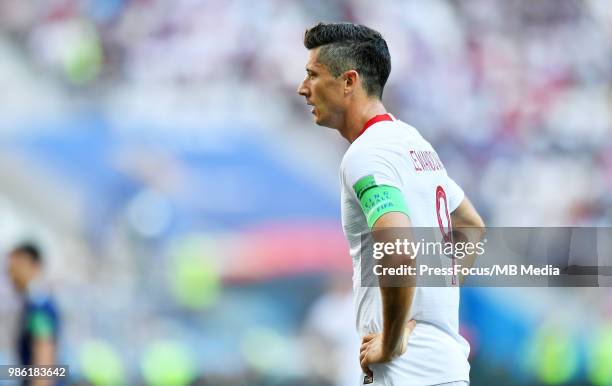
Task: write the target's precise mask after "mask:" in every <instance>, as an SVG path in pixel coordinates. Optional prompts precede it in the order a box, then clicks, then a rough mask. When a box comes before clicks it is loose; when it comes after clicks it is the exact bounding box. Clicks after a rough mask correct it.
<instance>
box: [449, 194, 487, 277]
mask: <svg viewBox="0 0 612 386" xmlns="http://www.w3.org/2000/svg"><path fill="white" fill-rule="evenodd" d="M451 222H452V224H453V241H454V242H472V243H477V242H479V241H481V240H482V239H483V238H484V234H485V224H484V221H482V218H481V217H480V215H479V214H478V212H477V211H476V209H475V208H474V205H472V202H471V201H470V200H469V199H468V198H467V197H464V199H463V200H462V201H461V204H459V206H458V207H457V208H456V209H455V210H454V211H452V212H451ZM475 260H476V254H475V253H473V254H470V255H466V256H465V257H464V258H463V259H461V260H458V261H457V264H458V265H460V266H461V267H467V268H470V267H472V265H474V261H475ZM464 280H465V277H464V276H461V277H460V278H459V282H460V283H461V284H463V281H464Z"/></svg>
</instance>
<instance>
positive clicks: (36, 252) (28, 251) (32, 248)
mask: <svg viewBox="0 0 612 386" xmlns="http://www.w3.org/2000/svg"><path fill="white" fill-rule="evenodd" d="M15 253H20V254H24V255H26V256H27V257H28V258H29V259H30V260H31V261H32V262H34V263H36V264H41V263H42V254H41V253H40V249H39V248H38V246H37V245H36V244H34V243H32V242H25V243H21V244H19V245H17V246H16V247H15V248H13V251H12V254H15Z"/></svg>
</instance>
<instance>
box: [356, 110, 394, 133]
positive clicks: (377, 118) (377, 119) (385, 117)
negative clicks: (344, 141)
mask: <svg viewBox="0 0 612 386" xmlns="http://www.w3.org/2000/svg"><path fill="white" fill-rule="evenodd" d="M392 120H393V117H392V116H391V114H380V115H376V116H374V117H372V118H370V119H369V120H368V121H367V122H366V123H365V125H363V129H361V131H360V132H359V134H357V138H359V137H361V134H363V133H365V131H366V130H367V129H368V128H369V127H370V126H372V125H373V124H375V123H378V122H382V121H392ZM357 138H355V139H357Z"/></svg>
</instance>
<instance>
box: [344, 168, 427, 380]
mask: <svg viewBox="0 0 612 386" xmlns="http://www.w3.org/2000/svg"><path fill="white" fill-rule="evenodd" d="M367 178H368V177H366V178H365V179H361V180H360V181H359V182H358V183H357V184H355V192H356V194H357V197H358V199H359V201H360V205H361V207H362V209H363V213H364V215H365V216H366V220H367V222H368V226H369V227H370V228H371V230H372V237H373V241H374V242H375V243H385V244H386V243H391V244H396V240H398V239H399V240H404V239H409V240H411V239H412V237H411V234H410V227H411V222H410V218H409V213H408V208H407V206H406V203H405V202H404V197H403V194H402V193H401V191H400V190H399V189H398V188H396V187H393V186H387V185H377V184H376V182H375V180H374V179H373V178H372V179H371V180H367ZM380 263H381V265H382V266H383V268H397V267H400V266H402V265H408V266H412V265H414V259H411V256H409V255H406V254H399V253H390V254H386V255H385V256H384V257H383V258H382V259H381V260H380ZM410 279H411V278H407V277H404V276H401V277H390V276H379V284H380V291H381V300H382V314H383V315H382V317H383V331H382V333H380V334H370V335H367V336H365V337H364V338H363V339H362V345H361V349H360V358H359V359H360V364H361V368H362V370H363V371H364V373H366V374H368V375H372V372H371V370H370V368H369V367H368V366H369V365H370V364H373V363H382V362H388V361H390V360H392V359H394V358H395V357H397V356H400V355H402V354H403V353H404V351H405V350H406V344H407V339H408V336H409V335H410V333H411V332H412V329H414V324H415V323H414V322H410V323H407V322H408V321H407V317H408V313H409V311H410V306H411V305H412V299H413V297H414V290H415V289H414V282H413V281H412V280H410Z"/></svg>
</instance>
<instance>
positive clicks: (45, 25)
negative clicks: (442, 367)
mask: <svg viewBox="0 0 612 386" xmlns="http://www.w3.org/2000/svg"><path fill="white" fill-rule="evenodd" d="M320 20H322V21H333V20H344V21H353V22H357V23H362V24H366V25H368V26H371V27H373V28H375V29H378V30H379V31H381V32H382V33H383V35H384V36H385V38H386V39H387V41H388V43H389V47H390V50H391V55H392V63H393V70H392V73H391V77H390V79H389V82H388V85H387V87H386V90H385V95H384V98H383V101H384V102H385V104H386V106H387V107H388V109H389V110H390V112H391V113H393V114H394V115H396V116H397V117H399V118H400V119H402V120H404V121H406V122H408V123H410V124H412V125H413V126H415V127H417V128H418V129H419V130H420V131H421V132H422V133H423V134H424V136H425V137H426V138H427V139H428V140H429V141H430V142H432V144H433V146H434V147H435V148H436V149H437V150H438V152H439V154H440V157H441V159H442V160H443V162H444V163H445V164H446V166H447V169H449V172H450V173H451V175H452V176H453V177H454V178H455V180H456V181H458V182H459V184H460V185H461V186H462V187H463V188H464V190H465V191H466V193H467V194H468V195H469V196H470V197H471V198H472V200H473V201H474V203H475V205H476V207H477V208H478V209H479V211H481V212H482V213H483V215H484V216H483V217H484V218H485V222H486V223H487V224H488V225H489V226H569V225H573V226H609V225H610V223H611V222H612V194H611V193H612V135H611V134H612V60H610V58H612V7H610V6H609V4H608V3H607V2H605V1H598V0H559V1H556V0H539V1H537V2H533V1H528V0H515V1H486V0H469V1H468V0H449V1H443V0H429V1H427V2H424V1H417V0H412V1H401V0H381V1H376V2H372V1H369V0H352V1H349V0H342V1H335V2H323V1H306V0H303V1H284V0H262V1H256V2H248V1H245V0H227V1H220V0H208V1H207V0H176V1H160V0H44V1H42V0H32V1H21V0H4V1H2V2H0V85H2V86H3V87H2V89H3V90H4V92H2V93H0V138H1V140H0V144H1V151H0V178H1V179H0V180H1V181H2V184H1V186H0V249H2V250H8V249H10V248H11V246H12V245H13V244H14V243H15V242H18V241H20V240H21V239H23V238H33V239H36V240H38V241H39V242H41V244H42V245H44V248H45V250H46V251H47V256H48V259H47V260H48V264H47V265H48V267H47V268H48V271H49V277H50V278H51V281H52V282H53V285H54V288H55V291H56V294H57V297H58V299H59V300H60V304H61V308H62V314H63V320H64V325H63V335H62V344H61V347H62V355H63V358H64V360H65V361H66V363H69V364H70V365H71V366H72V369H71V370H72V373H73V375H74V382H75V383H76V382H80V383H83V384H95V385H103V384H122V383H123V384H150V385H166V384H189V383H193V384H211V385H223V384H235V385H238V384H261V385H264V384H265V385H271V384H275V385H331V384H336V385H338V386H342V385H344V386H345V385H347V384H348V383H346V382H347V381H346V380H347V379H350V378H351V374H353V376H354V375H355V374H354V373H353V372H351V371H350V369H351V367H350V366H354V368H355V371H358V367H357V351H355V352H354V358H350V357H349V354H346V353H350V352H352V350H353V348H352V343H351V342H354V336H353V335H352V333H351V332H350V331H351V324H350V323H352V316H351V315H348V316H349V317H348V318H347V313H348V312H349V311H345V312H340V311H338V312H337V313H334V312H330V311H328V310H350V309H351V307H350V301H349V302H348V303H349V307H346V304H347V300H346V299H348V298H347V297H348V296H350V293H349V292H347V291H346V285H345V283H343V282H342V280H340V279H338V277H339V276H341V277H345V278H348V277H350V269H351V264H350V259H349V256H348V253H347V251H346V244H345V243H344V240H343V237H342V234H341V229H340V225H339V205H338V199H337V196H338V181H337V170H338V169H337V168H338V164H339V160H340V157H341V156H342V153H343V151H344V150H345V149H346V146H347V144H346V143H344V142H343V141H342V140H341V138H339V136H338V135H337V134H336V133H333V132H331V131H330V130H327V129H324V128H318V127H315V126H314V125H313V124H312V121H311V117H310V115H309V114H308V111H307V108H306V106H305V103H304V101H303V100H302V99H301V98H300V97H299V96H298V95H297V94H296V91H295V90H296V88H297V85H298V84H299V82H300V81H301V79H302V78H303V76H304V64H305V61H306V55H307V53H306V50H305V49H304V47H303V45H302V34H303V32H304V30H305V29H306V28H307V27H308V26H310V25H312V24H313V23H315V22H317V21H320ZM0 261H2V262H4V260H0ZM609 295H610V291H609V290H607V289H599V288H594V289H580V290H578V289H563V290H561V289H544V288H541V289H537V290H536V289H502V288H498V289H490V288H480V289H474V288H472V289H465V290H464V293H463V303H462V321H463V327H462V328H463V330H464V334H465V335H466V338H468V340H470V342H471V344H472V354H471V355H472V364H473V370H472V378H473V381H472V384H473V385H476V386H477V385H488V384H497V385H516V384H528V385H558V384H565V385H586V384H591V385H610V384H612V370H610V367H609V364H610V363H612V301H611V300H610V299H611V297H610V296H609ZM0 298H1V299H3V301H2V302H0V318H1V319H2V320H3V323H2V327H1V328H0V363H11V361H13V360H14V358H13V353H12V345H13V342H12V339H13V338H12V337H13V335H12V334H13V330H12V327H11V326H12V325H14V323H12V322H11V321H13V320H14V316H13V315H15V310H16V307H17V302H16V300H15V296H14V294H13V292H12V291H11V289H10V286H9V285H8V281H7V280H6V278H5V277H4V276H0ZM4 299H6V301H4ZM578 315H584V316H578ZM4 321H7V322H6V323H5V322H4ZM347 325H348V326H347ZM334 337H335V338H334ZM325 353H327V355H328V356H329V358H330V359H329V361H320V359H321V357H325V355H326V354H325ZM332 353H333V354H332ZM347 358H348V359H347ZM344 363H346V364H344ZM335 369H342V370H340V371H335ZM345 369H349V370H345ZM345 373H347V374H348V375H347V374H345ZM357 375H358V374H357ZM355 379H356V378H355Z"/></svg>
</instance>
